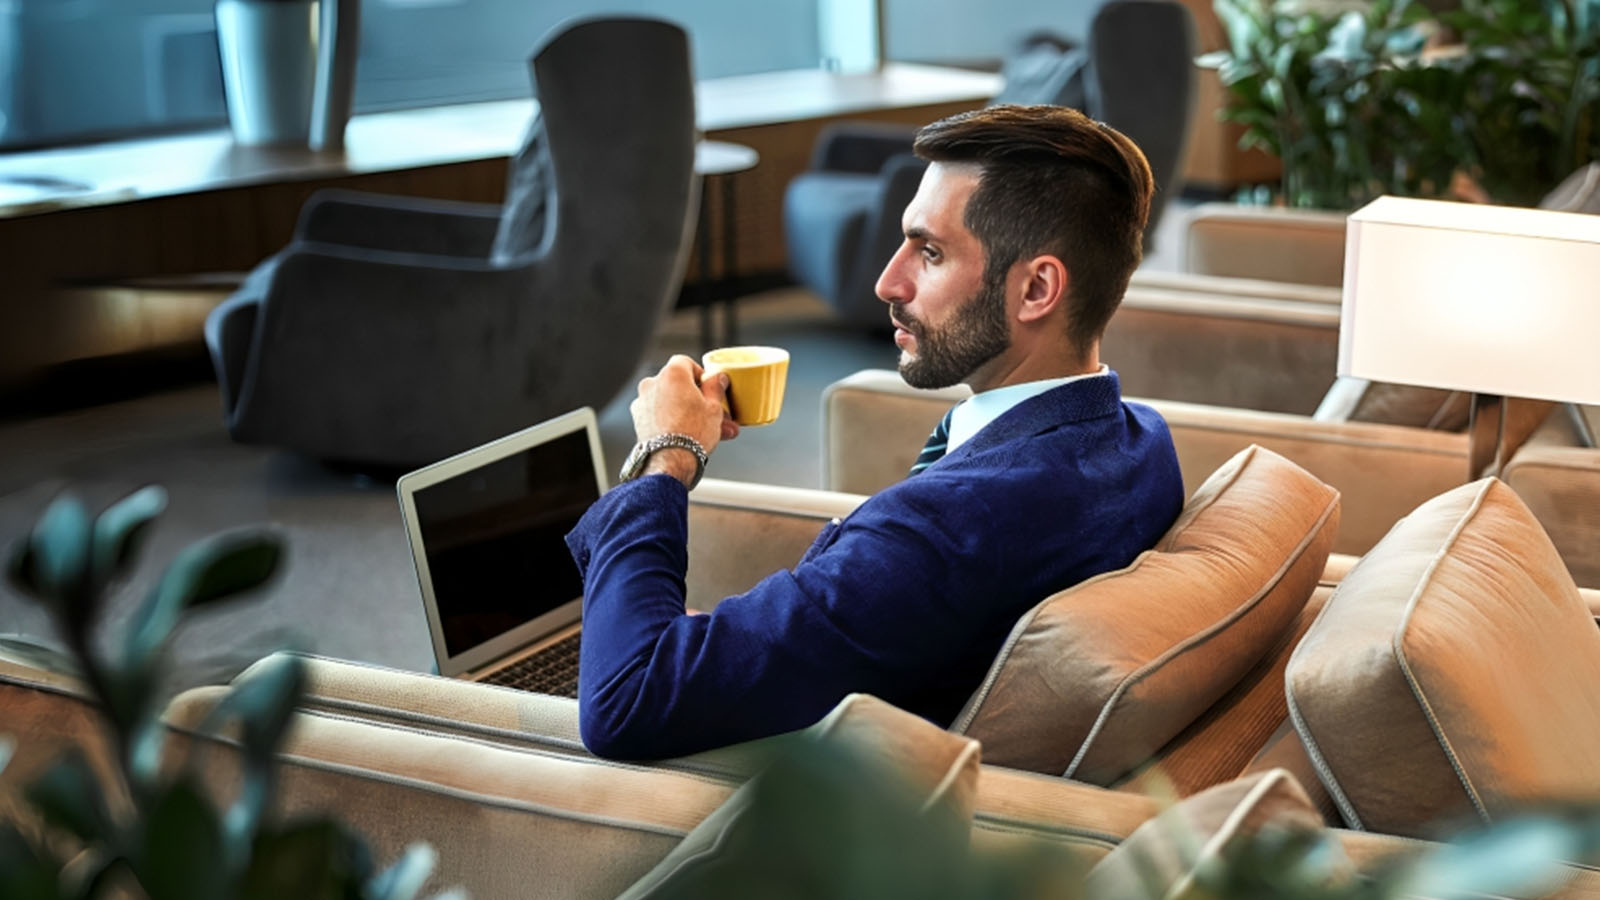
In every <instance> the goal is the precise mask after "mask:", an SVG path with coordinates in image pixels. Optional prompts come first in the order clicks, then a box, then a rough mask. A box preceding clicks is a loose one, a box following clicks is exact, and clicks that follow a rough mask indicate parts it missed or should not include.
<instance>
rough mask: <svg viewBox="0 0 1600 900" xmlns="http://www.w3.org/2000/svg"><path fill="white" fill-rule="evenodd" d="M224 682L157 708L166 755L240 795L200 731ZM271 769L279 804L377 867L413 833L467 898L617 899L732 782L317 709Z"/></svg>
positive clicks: (233, 770) (219, 741)
mask: <svg viewBox="0 0 1600 900" xmlns="http://www.w3.org/2000/svg"><path fill="white" fill-rule="evenodd" d="M435 680H443V679H435ZM460 684H462V685H463V686H464V687H467V688H476V689H481V690H489V689H488V687H487V686H485V685H474V684H466V683H464V682H462V683H460ZM226 692H227V689H226V688H223V687H215V686H212V687H204V688H195V689H193V690H191V691H187V692H185V693H183V694H181V695H179V696H178V697H177V698H175V699H174V700H173V701H172V703H171V704H170V705H169V706H168V707H167V709H166V711H165V722H166V725H167V727H168V730H169V733H170V734H171V739H170V740H169V741H168V743H167V758H166V760H165V762H166V763H167V764H169V765H174V766H176V765H184V766H186V767H187V768H188V769H189V771H192V772H194V773H196V774H197V775H198V776H199V778H200V780H201V783H202V784H203V785H205V786H206V787H207V788H208V789H209V790H210V791H211V792H213V795H214V796H217V797H229V796H232V795H233V794H234V793H236V792H237V790H238V783H239V779H240V777H241V770H242V765H241V761H242V754H241V753H239V752H238V751H237V749H236V748H237V744H236V742H235V741H234V740H233V739H232V738H231V737H230V736H226V735H225V736H221V737H218V736H213V735H210V734H208V733H205V732H202V731H200V730H199V729H200V727H201V726H202V724H203V723H205V720H206V718H207V716H208V715H209V713H210V712H211V711H212V710H213V709H214V708H215V707H216V704H217V703H218V702H220V700H221V698H222V697H223V696H225V694H226ZM276 779H277V792H276V793H277V796H276V798H275V803H276V807H277V809H278V811H279V812H280V813H282V814H286V815H290V816H295V815H301V816H304V815H317V814H324V815H327V814H331V815H333V816H335V817H337V818H338V819H339V820H340V821H342V822H344V823H346V824H347V825H349V826H350V827H351V828H353V829H354V830H355V831H356V832H357V833H358V834H361V835H362V836H363V837H364V838H365V839H366V841H367V842H368V844H369V845H370V847H371V849H372V852H373V856H374V858H375V859H376V860H377V861H378V862H379V863H380V864H387V863H389V862H390V861H392V860H394V859H396V858H398V857H399V856H400V854H401V853H402V852H404V850H405V848H406V847H407V846H408V845H410V844H412V843H413V842H416V841H419V840H420V841H426V842H428V843H429V844H431V845H432V846H433V848H434V850H436V851H437V853H438V866H437V868H436V869H435V871H434V873H433V875H432V877H431V878H430V879H429V881H428V887H427V890H426V891H425V893H426V894H428V895H430V896H431V895H432V894H433V893H435V892H438V891H442V890H444V889H446V888H449V887H452V886H460V887H462V888H464V889H465V890H466V892H467V893H469V894H470V895H471V896H474V897H527V898H542V897H550V898H554V897H573V896H580V897H614V896H616V895H617V894H618V893H620V892H621V891H622V890H624V889H625V888H627V886H628V885H629V884H631V883H633V882H634V881H636V880H638V879H639V878H640V877H642V876H643V875H644V874H645V873H646V872H648V871H649V870H650V868H651V867H652V866H654V865H656V864H657V863H658V862H659V861H660V860H661V859H662V858H663V857H664V856H666V855H667V854H668V853H669V852H671V851H672V849H673V848H674V847H675V846H677V844H678V843H679V842H680V841H681V840H682V839H683V836H684V835H686V834H688V833H689V832H690V830H692V829H693V828H694V827H695V826H697V825H698V824H699V823H700V822H701V821H702V820H704V819H705V818H706V817H707V816H709V815H711V814H712V813H713V812H714V811H715V810H716V809H717V808H718V807H720V806H721V805H722V804H723V803H725V802H726V801H727V799H728V798H729V797H730V796H732V794H733V792H734V791H735V789H736V787H737V785H735V784H733V783H731V782H729V781H725V780H720V779H713V778H706V777H703V776H700V775H697V774H694V773H689V772H677V771H671V770H666V769H661V768H652V767H642V766H631V765H626V764H620V763H614V762H610V761H607V760H600V759H596V758H594V757H590V756H585V755H579V754H561V753H549V752H545V751H544V750H543V749H542V748H539V747H534V746H526V745H523V746H519V745H514V744H510V743H506V742H500V741H494V740H484V739H481V738H479V737H477V736H471V735H465V734H458V733H449V732H446V731H440V730H436V729H432V728H428V727H416V726H414V725H411V724H407V723H400V722H392V721H379V720H374V719H370V718H363V717H359V716H351V715H340V714H333V713H329V712H326V711H323V710H318V709H305V710H301V711H298V712H296V713H295V715H294V716H293V719H292V720H291V725H290V727H289V729H288V732H287V735H286V737H285V740H284V743H283V746H282V748H281V749H280V751H279V753H278V766H277V769H276ZM553 873H559V877H556V875H555V874H553Z"/></svg>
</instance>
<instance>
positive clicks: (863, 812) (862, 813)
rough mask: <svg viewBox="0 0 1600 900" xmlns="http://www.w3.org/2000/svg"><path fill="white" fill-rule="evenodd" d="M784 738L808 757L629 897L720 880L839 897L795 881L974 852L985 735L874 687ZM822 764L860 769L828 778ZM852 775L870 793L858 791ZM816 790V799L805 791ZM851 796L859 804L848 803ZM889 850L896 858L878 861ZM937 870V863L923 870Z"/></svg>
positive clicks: (690, 843) (701, 830)
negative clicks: (971, 837)
mask: <svg viewBox="0 0 1600 900" xmlns="http://www.w3.org/2000/svg"><path fill="white" fill-rule="evenodd" d="M779 740H790V741H792V742H791V743H789V745H788V749H789V750H790V751H791V752H793V753H795V754H796V755H794V756H790V757H783V756H780V757H779V761H778V762H777V763H776V764H775V766H774V768H773V769H769V770H767V771H765V772H763V773H761V774H759V775H757V776H756V777H755V778H753V779H751V780H750V781H748V782H746V783H745V785H744V786H743V787H741V788H739V790H738V791H736V792H735V793H734V795H733V796H732V797H729V798H728V801H727V802H726V803H724V804H723V805H722V806H721V807H719V808H718V809H717V810H716V811H715V812H713V813H712V814H711V815H710V816H707V817H706V819H705V820H704V821H702V822H701V823H700V824H699V825H698V826H696V827H695V829H694V830H693V831H691V832H690V833H689V835H688V837H685V838H684V839H683V842H682V843H681V844H679V845H678V846H677V847H676V848H674V849H673V851H672V852H671V853H669V854H667V856H666V858H664V859H662V860H661V862H660V863H659V864H658V865H656V867H655V868H653V869H651V870H650V872H649V873H647V874H646V875H645V876H644V877H643V878H641V879H639V880H638V881H637V882H635V883H634V884H633V886H632V887H630V888H629V889H628V890H627V891H626V892H624V893H623V894H622V895H621V897H620V898H619V900H642V898H646V897H692V896H700V895H701V894H700V891H701V889H703V888H704V887H705V886H707V885H712V884H716V885H718V886H719V887H721V888H722V892H723V895H725V896H736V895H737V893H736V891H734V890H733V889H731V888H730V885H742V884H756V883H764V882H771V883H777V884H786V885H788V886H789V887H790V888H792V889H793V890H794V892H795V895H796V896H806V895H814V896H831V895H832V893H833V891H832V890H831V888H832V887H835V886H832V885H828V884H816V883H795V882H794V880H793V879H796V878H807V879H809V878H818V877H820V878H833V877H835V876H837V877H838V878H839V879H841V884H848V883H851V880H852V879H857V880H856V881H855V882H854V883H855V886H857V887H860V886H862V884H863V883H864V882H861V881H860V880H859V879H861V878H862V877H863V873H864V872H868V871H872V870H878V871H891V870H895V869H896V868H897V867H899V866H903V865H905V864H907V863H908V862H909V861H910V860H909V858H908V857H907V854H910V855H911V856H915V857H917V858H918V859H922V857H923V854H933V855H934V857H935V858H936V859H939V858H940V849H939V848H940V846H942V847H944V848H945V849H946V850H947V851H949V852H948V853H945V854H943V859H944V860H945V861H949V860H951V859H953V858H954V854H955V853H956V852H957V851H959V850H963V849H964V848H965V845H966V838H967V833H968V830H969V829H970V827H971V822H972V810H973V805H974V803H975V800H976V795H977V785H978V768H979V766H978V763H979V750H978V743H977V742H976V741H973V740H970V739H967V738H963V737H960V736H958V735H954V734H951V733H950V732H948V731H944V730H943V729H941V728H939V727H938V726H936V725H933V724H932V723H930V722H928V721H927V720H925V719H922V718H920V717H918V716H915V715H912V714H911V713H908V712H905V711H903V710H900V709H897V708H895V707H894V706H891V705H890V704H888V703H885V702H883V701H882V700H879V699H877V698H875V697H870V696H867V695H865V694H851V695H850V696H848V697H846V698H845V699H844V700H842V701H840V703H839V705H838V706H837V707H835V708H834V710H833V712H831V713H829V714H828V716H827V717H826V718H824V719H823V720H822V721H820V722H818V723H817V724H816V725H813V726H811V727H810V728H807V729H805V730H804V731H800V732H796V733H795V734H794V735H793V736H791V737H790V738H788V739H779ZM805 742H814V743H811V744H807V743H805ZM768 746H776V745H774V744H769V745H768ZM819 765H820V766H829V765H848V766H857V767H860V769H859V771H858V772H856V773H853V775H852V773H848V772H846V773H834V774H835V775H839V776H841V777H839V778H838V779H835V778H833V777H826V776H824V777H821V778H818V777H817V775H818V769H817V768H815V767H816V766H819ZM785 779H787V780H785ZM861 779H864V780H861ZM852 783H854V784H856V785H858V786H860V787H861V788H863V789H864V790H863V793H861V794H857V795H852V794H851V793H849V787H850V786H851V784H852ZM813 786H814V787H815V789H816V790H817V791H818V793H817V794H816V796H814V797H810V798H808V797H806V796H804V794H803V793H802V794H799V795H797V793H796V792H797V791H800V792H804V791H806V790H808V789H811V788H812V787H813ZM841 788H844V790H845V793H843V794H842V795H840V794H838V793H836V792H837V791H839V790H840V789H841ZM902 789H903V790H902ZM884 801H889V802H884ZM851 804H858V805H857V806H855V807H854V808H838V807H839V806H844V807H849V806H850V805H851ZM873 826H877V827H873ZM908 839H910V842H909V843H907V841H908ZM923 841H931V842H933V844H934V845H935V846H925V845H922V842H923ZM883 855H887V856H892V857H893V859H886V858H874V857H875V856H883ZM900 871H902V872H903V871H904V870H903V869H901V870H900ZM931 871H932V869H931V868H930V867H929V866H927V865H926V863H925V862H922V863H917V864H915V865H913V868H912V872H913V873H914V874H915V873H921V874H926V873H928V872H931ZM915 894H916V892H915V891H912V892H910V893H908V895H909V896H914V895H915Z"/></svg>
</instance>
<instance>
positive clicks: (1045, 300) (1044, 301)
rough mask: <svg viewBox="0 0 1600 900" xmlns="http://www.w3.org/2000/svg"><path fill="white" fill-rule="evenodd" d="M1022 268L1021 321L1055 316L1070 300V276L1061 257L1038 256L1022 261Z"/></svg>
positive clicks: (1019, 311)
mask: <svg viewBox="0 0 1600 900" xmlns="http://www.w3.org/2000/svg"><path fill="white" fill-rule="evenodd" d="M1019 265H1020V266H1022V269H1023V277H1024V278H1025V279H1026V280H1025V281H1024V282H1023V284H1022V306H1021V308H1020V309H1019V310H1018V311H1017V320H1018V321H1020V322H1034V321H1038V320H1040V319H1044V318H1048V317H1049V316H1051V315H1054V314H1055V312H1056V310H1057V309H1062V308H1064V307H1065V306H1066V303H1067V289H1068V287H1069V286H1070V285H1069V280H1070V276H1069V275H1068V274H1067V267H1066V266H1064V265H1062V263H1061V260H1060V259H1057V258H1056V257H1055V256H1052V255H1050V254H1044V255H1043V256H1036V257H1034V258H1033V259H1030V260H1026V261H1024V262H1022V263H1020V264H1019Z"/></svg>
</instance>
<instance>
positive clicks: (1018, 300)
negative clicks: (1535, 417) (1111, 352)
mask: <svg viewBox="0 0 1600 900" xmlns="http://www.w3.org/2000/svg"><path fill="white" fill-rule="evenodd" d="M915 149H916V152H917V153H918V155H920V156H922V157H924V158H926V159H928V160H930V161H931V165H929V167H928V170H927V173H926V175H925V176H924V178H923V180H922V184H921V186H920V188H919V189H918V191H917V195H916V198H915V199H914V200H912V202H911V205H910V206H909V207H907V208H906V211H905V215H904V219H903V227H904V232H905V242H904V243H903V244H902V245H901V247H900V249H899V250H898V251H897V252H896V254H895V256H894V258H893V259H892V260H890V262H889V264H888V266H887V267H886V268H885V269H884V272H883V275H882V276H881V277H880V279H879V281H878V285H877V292H878V296H879V297H880V298H881V299H883V300H884V301H885V302H886V303H887V304H888V308H887V312H888V318H889V321H890V322H892V323H893V324H894V327H895V337H894V340H895V344H896V345H897V346H899V347H900V349H901V357H900V372H901V374H902V376H903V377H904V378H905V379H906V381H907V382H909V383H910V384H912V385H914V386H917V387H940V386H946V385H950V384H955V383H957V382H965V383H966V384H968V385H970V386H971V388H972V389H973V391H974V392H975V395H974V396H973V397H972V399H970V400H967V401H965V402H963V403H962V404H960V405H958V406H957V407H956V408H955V409H954V410H952V412H951V414H950V415H947V416H946V417H945V422H942V423H941V424H940V427H939V428H938V429H936V430H935V432H934V435H933V437H932V438H930V439H929V442H928V447H927V448H926V449H925V450H924V452H923V454H922V456H921V457H920V458H919V459H918V465H917V467H915V468H913V471H912V475H911V477H908V478H907V479H906V480H905V481H903V482H901V483H899V484H897V485H894V486H893V487H890V488H888V489H886V490H884V491H882V492H880V493H878V494H877V495H876V496H874V497H872V498H871V499H869V500H867V501H866V502H865V503H863V504H862V505H861V507H860V508H858V509H857V510H856V511H855V512H854V513H852V514H851V515H850V516H849V517H848V518H846V519H845V520H844V521H843V522H841V523H836V524H832V525H829V526H828V527H826V528H824V529H823V531H822V533H821V534H820V535H819V536H818V537H817V540H816V542H815V543H814V544H813V545H812V546H811V548H810V550H808V551H807V553H806V555H805V557H804V558H803V559H802V560H801V562H800V563H799V565H797V566H796V567H795V568H794V569H793V570H792V571H788V572H777V573H775V574H773V575H772V576H770V577H768V578H767V579H765V580H763V581H762V582H761V583H760V584H758V585H756V586H755V587H754V588H752V589H751V590H750V591H749V592H748V593H745V594H742V595H740V596H737V597H730V598H728V599H726V600H723V601H722V602H721V603H720V604H719V605H718V606H717V607H716V608H715V609H714V610H713V611H712V612H711V613H710V614H708V615H687V614H686V613H685V609H684V598H683V577H684V572H685V568H686V551H685V543H686V540H687V507H688V501H687V493H688V490H687V489H688V487H689V485H691V484H692V483H693V482H694V481H695V480H696V479H697V478H698V475H699V472H700V471H701V470H702V469H703V456H701V454H699V453H697V452H696V450H703V452H704V453H706V454H709V453H710V452H711V451H712V450H713V449H715V447H716V444H717V442H718V441H719V440H723V439H728V438H732V437H735V436H737V434H738V426H737V425H734V424H733V423H732V422H731V421H730V420H729V419H727V418H726V417H725V416H724V415H723V411H722V405H721V401H722V396H723V392H724V390H725V385H724V383H723V381H722V379H707V380H706V381H705V382H704V383H699V381H698V376H699V374H700V370H699V367H698V366H697V365H696V364H695V363H694V362H693V361H692V360H690V359H688V358H687V357H682V356H679V357H674V358H673V359H672V361H670V362H668V363H667V365H666V367H665V368H663V369H662V370H661V372H660V373H659V374H658V375H656V376H654V377H651V378H646V379H645V380H644V381H642V382H641V383H640V385H639V396H638V399H636V400H635V401H634V403H633V406H632V411H633V417H634V426H635V429H636V430H637V432H638V437H639V440H640V442H641V446H644V447H646V448H649V447H653V446H659V445H661V444H668V445H669V446H666V447H665V448H664V449H660V450H658V451H656V452H653V453H651V454H650V456H649V458H648V463H647V465H645V466H644V468H643V473H644V474H643V475H642V476H641V477H638V478H635V479H633V480H630V481H627V482H625V483H623V484H620V485H618V486H617V488H616V489H614V490H612V491H610V492H609V493H607V494H606V496H604V497H603V498H601V500H600V501H599V502H598V503H596V504H595V505H594V507H593V508H591V509H590V510H589V512H588V514H587V515H585V516H584V518H583V521H582V522H580V523H579V525H578V527H577V528H576V529H575V530H574V531H573V533H572V534H571V535H569V536H568V539H567V540H568V544H569V546H570V547H571V548H572V550H573V555H574V558H575V559H576V561H577V563H578V567H579V570H580V571H582V572H583V573H584V594H585V597H584V631H583V648H582V654H581V662H580V670H579V685H580V698H579V702H580V720H581V725H582V731H583V739H584V742H585V743H586V744H587V745H588V747H589V749H590V750H592V751H593V752H595V753H597V754H600V755H602V756H616V757H624V758H653V757H662V756H669V755H677V754H683V753H689V752H694V751H698V750H703V749H706V748H709V747H715V746H720V745H724V744H729V743H733V742H736V741H742V740H747V739H751V738H756V737H762V736H764V735H769V734H774V733H777V732H782V731H788V730H792V729H795V728H800V727H803V726H805V725H808V724H810V723H812V722H814V721H816V720H817V719H818V718H820V717H821V716H822V715H823V714H824V713H826V712H827V711H828V710H829V709H830V708H832V707H833V706H834V704H836V703H837V702H838V701H839V700H840V699H841V698H842V697H843V696H844V695H845V694H847V693H850V692H852V691H861V692H865V693H871V694H875V695H877V696H879V697H881V698H883V699H885V700H888V701H889V702H891V703H894V704H896V705H898V706H900V707H901V708H904V709H907V710H910V711H912V712H915V713H918V714H920V715H923V716H925V717H927V718H929V719H931V720H933V721H935V722H938V723H940V724H948V723H949V722H950V721H952V720H953V719H954V718H955V716H956V714H957V713H958V712H959V711H960V709H961V706H962V705H963V703H964V702H965V701H966V699H967V698H968V697H969V696H970V695H971V693H972V692H973V690H974V689H976V688H977V686H978V684H979V682H980V681H981V680H982V678H983V675H984V673H985V672H986V671H987V669H988V667H989V665H990V663H991V662H992V661H993V659H994V656H995V654H996V652H998V650H999V648H1000V646H1001V645H1002V643H1003V642H1004V641H1005V638H1006V635H1007V634H1008V633H1009V632H1010V630H1011V628H1012V627H1013V626H1014V625H1015V623H1016V621H1017V620H1018V619H1019V618H1020V617H1021V615H1022V614H1023V613H1025V612H1026V611H1027V610H1028V609H1030V608H1031V607H1033V606H1034V605H1035V604H1037V603H1038V602H1039V601H1040V600H1043V599H1044V598H1045V597H1047V596H1049V595H1050V594H1052V593H1054V592H1056V591H1059V590H1061V589H1063V588H1066V587H1069V586H1071V585H1074V584H1077V583H1078V582H1080V581H1082V580H1084V579H1086V578H1089V577H1091V576H1093V575H1096V574H1099V573H1102V572H1106V571H1110V570H1113V569H1117V568H1121V567H1123V566H1125V565H1127V564H1128V563H1129V562H1131V561H1132V560H1133V558H1134V557H1135V556H1137V555H1138V554H1139V553H1140V552H1142V551H1144V550H1146V549H1148V548H1149V547H1150V546H1151V545H1152V544H1154V543H1155V541H1156V540H1157V539H1158V538H1159V537H1160V536H1161V534H1162V533H1163V532H1164V531H1165V530H1166V529H1167V527H1168V526H1169V525H1171V523H1172V521H1173V519H1174V518H1175V517H1176V516H1177V513H1178V511H1179V509H1180V508H1181V507H1182V505H1183V489H1182V481H1181V478H1180V476H1179V472H1178V463H1177V455H1176V453H1175V451H1174V450H1173V447H1172V439H1171V436H1170V435H1169V433H1168V431H1167V428H1166V423H1165V422H1163V421H1162V420H1161V417H1160V416H1159V415H1157V414H1156V413H1155V412H1154V411H1153V410H1151V409H1149V408H1147V407H1143V406H1138V405H1134V404H1126V403H1123V402H1122V401H1121V396H1120V391H1119V387H1118V383H1117V377H1116V374H1115V373H1113V372H1111V371H1109V370H1108V369H1107V368H1106V367H1104V366H1102V365H1101V364H1100V360H1099V342H1100V336H1101V334H1102V333H1103V332H1104V330H1105V326H1106V322H1107V321H1108V320H1109V319H1110V317H1111V314H1112V312H1113V311H1114V310H1115V309H1116V307H1117V305H1118V303H1120V302H1121V298H1122V294H1123V292H1124V291H1125V290H1126V289H1127V285H1128V279H1129V277H1130V275H1131V274H1132V272H1133V270H1134V268H1135V267H1136V266H1137V265H1138V262H1139V258H1140V254H1141V247H1142V239H1143V237H1142V236H1143V231H1144V224H1145V219H1146V216H1147V214H1148V212H1149V206H1150V195H1151V191H1152V180H1151V176H1150V169H1149V166H1148V164H1146V162H1145V159H1144V156H1143V154H1141V153H1140V152H1139V150H1138V148H1137V147H1135V146H1134V145H1133V143H1132V142H1131V141H1129V140H1128V139H1127V138H1126V137H1124V136H1123V135H1121V134H1119V133H1117V132H1115V131H1113V130H1111V129H1109V128H1106V127H1105V126H1103V125H1101V124H1099V123H1096V122H1093V121H1091V120H1089V119H1088V118H1086V117H1085V116H1083V115H1082V114H1081V113H1078V112H1076V111H1074V110H1070V109H1066V108H1062V107H1005V106H1001V107H991V108H988V109H985V110H982V111H979V112H975V113H968V114H963V115H959V116H955V117H952V118H949V119H944V120H942V121H939V122H935V123H934V124H932V125H929V126H928V127H926V128H924V129H922V131H920V132H919V133H918V135H917V140H916V145H915ZM667 435H672V436H675V437H663V436H667ZM652 439H658V440H657V441H656V443H655V444H648V443H646V442H649V441H651V440H652ZM691 445H698V446H696V447H695V448H694V449H690V447H691ZM697 457H698V458H697Z"/></svg>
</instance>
